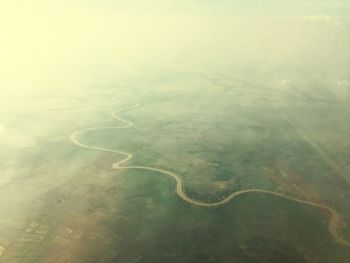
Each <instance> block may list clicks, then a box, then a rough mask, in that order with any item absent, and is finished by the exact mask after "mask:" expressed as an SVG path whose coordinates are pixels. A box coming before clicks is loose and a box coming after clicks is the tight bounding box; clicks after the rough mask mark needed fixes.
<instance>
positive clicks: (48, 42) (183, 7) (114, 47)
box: [0, 0, 350, 97]
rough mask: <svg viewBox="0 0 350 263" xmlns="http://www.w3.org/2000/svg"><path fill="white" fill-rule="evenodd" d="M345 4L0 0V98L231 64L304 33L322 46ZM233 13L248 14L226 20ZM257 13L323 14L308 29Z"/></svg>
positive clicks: (328, 0)
mask: <svg viewBox="0 0 350 263" xmlns="http://www.w3.org/2000/svg"><path fill="white" fill-rule="evenodd" d="M282 2H283V4H282ZM349 6H350V3H349V1H345V0H319V1H315V0H311V1H301V0H299V1H295V0H293V1H292V0H288V1H258V0H254V1H253V0H251V1H249V0H246V1H237V0H236V1H228V0H225V1H209V0H178V1H170V0H153V1H151V0H137V1H136V0H134V1H132V0H125V1H120V0H119V1H112V0H76V1H74V0H60V1H48V0H33V1H27V0H17V1H1V4H0V32H1V33H0V71H1V78H0V88H1V91H2V97H4V96H3V95H4V94H12V93H16V92H17V93H18V92H23V91H25V90H29V91H32V90H36V89H39V88H40V87H41V88H43V89H45V90H64V89H67V90H72V89H76V88H77V87H84V86H86V85H94V84H95V83H101V82H102V83H110V82H113V81H116V79H117V78H118V76H119V75H120V74H122V72H127V71H133V72H134V73H135V72H137V70H138V69H137V67H138V66H139V65H143V66H145V65H146V66H147V67H148V68H150V67H152V66H157V65H165V64H167V65H170V64H176V63H189V64H200V65H204V66H205V65H206V63H214V64H215V62H217V61H221V62H225V61H226V62H227V63H232V62H234V61H235V63H238V62H237V61H239V57H242V56H245V57H248V58H249V57H252V56H255V55H256V56H258V55H259V56H260V54H269V53H271V56H272V57H274V56H278V55H279V53H278V51H277V50H278V49H279V48H280V47H283V45H287V47H288V45H289V46H291V45H294V47H296V48H298V47H299V46H302V44H301V43H303V41H304V40H305V39H307V38H309V36H308V35H307V34H308V32H309V31H310V32H319V35H320V36H317V37H318V39H317V40H320V42H318V43H319V44H320V45H321V46H322V45H323V44H322V41H324V40H326V41H327V39H328V38H329V37H328V35H327V34H332V32H333V31H334V32H336V30H334V28H333V29H330V28H329V25H331V26H335V25H336V23H338V22H337V19H335V18H334V17H336V16H338V15H343V14H346V13H349V14H350V9H349ZM236 15H245V16H246V15H248V16H251V17H252V18H251V19H243V20H240V21H239V19H233V20H234V21H233V20H231V18H230V17H234V16H236ZM256 15H259V16H266V17H269V18H271V17H278V16H282V17H289V16H291V17H299V18H300V21H303V20H302V19H303V16H306V15H307V16H309V15H312V16H315V15H317V16H319V15H322V16H323V18H322V19H316V20H315V21H316V24H319V27H317V29H315V28H310V26H307V27H305V25H302V24H300V23H299V22H298V21H299V20H298V19H299V18H297V19H296V20H293V21H289V18H287V19H285V20H283V23H281V25H279V22H277V23H276V21H275V22H273V21H272V20H273V19H272V20H271V21H268V19H267V18H264V19H262V20H259V19H256V18H253V17H254V16H256ZM328 16H330V17H329V18H327V17H328ZM326 20H327V23H325V21H326ZM295 21H297V22H295ZM304 22H305V21H304ZM308 23H309V22H308ZM332 23H333V24H332ZM314 24H315V23H314ZM326 24H327V25H326ZM313 26H315V25H313ZM338 29H339V27H338ZM338 29H337V30H338ZM286 32H289V33H286ZM325 32H326V33H325ZM276 35H277V36H278V37H277V38H276V37H275V36H276ZM315 35H316V34H315ZM321 35H322V36H321ZM292 38H293V39H294V40H293V41H292V42H291V41H290V39H292ZM342 42H344V41H342ZM344 43H345V42H344ZM261 44H263V45H261ZM317 45H318V44H317ZM276 47H277V49H276ZM317 48H318V47H316V49H317ZM235 56H236V57H235ZM247 61H249V59H248V60H247ZM221 62H220V63H221Z"/></svg>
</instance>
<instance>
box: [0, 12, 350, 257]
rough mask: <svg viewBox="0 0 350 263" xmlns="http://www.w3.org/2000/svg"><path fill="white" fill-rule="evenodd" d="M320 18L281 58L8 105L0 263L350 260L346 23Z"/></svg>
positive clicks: (1, 126) (170, 72)
mask: <svg viewBox="0 0 350 263" xmlns="http://www.w3.org/2000/svg"><path fill="white" fill-rule="evenodd" d="M295 19H296V18H295ZM305 19H306V20H305ZM317 19H321V22H320V21H318V20H317ZM317 19H316V20H317V21H318V22H317V26H315V24H313V23H314V22H313V21H311V22H310V21H308V18H298V19H296V21H294V20H293V23H294V24H293V23H292V24H293V25H295V23H296V24H298V23H302V24H303V26H302V27H301V28H303V30H305V31H307V32H306V33H310V32H315V29H317V30H318V31H317V33H320V32H321V33H325V32H326V33H329V34H335V35H328V37H327V38H326V37H324V36H323V34H321V33H320V35H319V34H317V33H314V35H312V34H311V33H310V34H306V33H305V34H303V36H304V35H307V36H308V37H309V38H308V40H305V42H303V41H300V43H299V42H298V44H299V45H300V46H301V47H299V46H298V44H295V45H292V48H291V47H290V46H288V47H287V46H283V45H277V46H278V47H279V50H274V52H271V53H273V54H275V52H277V53H278V56H277V55H276V57H275V58H273V57H270V56H267V54H266V56H264V54H262V55H256V54H255V55H254V56H253V55H252V56H253V58H249V59H248V58H247V60H248V61H244V62H243V60H241V61H240V63H235V62H234V61H233V60H234V59H233V58H232V60H231V58H227V61H226V60H224V61H225V63H221V64H220V63H218V62H217V61H216V62H217V63H216V64H215V65H213V66H208V64H209V63H208V64H205V63H204V65H203V64H202V63H201V61H200V62H198V63H194V62H193V61H192V62H193V63H192V64H191V63H189V64H186V66H184V65H183V64H181V65H180V64H176V63H174V64H171V63H170V65H169V64H166V65H161V66H159V67H152V68H148V67H144V68H142V69H139V70H137V71H136V70H135V71H132V72H131V73H128V74H127V76H123V77H120V76H119V77H115V80H114V81H113V82H112V81H111V82H110V83H109V82H108V83H106V82H104V83H99V84H96V85H95V84H94V85H91V86H84V87H81V88H80V89H76V90H71V91H67V90H65V91H62V92H53V91H44V92H36V93H35V92H33V93H29V94H19V95H18V94H17V95H13V96H12V97H11V103H9V100H6V98H5V99H2V101H3V105H5V106H3V107H2V108H1V112H0V113H1V123H0V135H1V137H0V145H1V152H0V155H1V158H0V168H1V174H0V262H4V263H17V262H24V263H27V262H29V263H31V262H33V263H39V262H43V263H47V262H49V263H50V262H52V263H56V262H59V263H61V262H62V263H63V262H67V263H68V262H74V263H75V262H84V263H85V262H91V263H95V262H104V263H112V262H113V263H115V262H127V263H132V262H144V263H146V262H150V263H151V262H152V263H154V262H181V263H185V262H189V263H195V262H201V263H202V262H235V263H236V262H237V263H240V262H242V263H243V262H268V263H273V262H276V263H277V262H278V263H280V262H286V263H287V262H291V263H302V262H306V263H308V262H311V263H313V262H315V263H318V262H320V263H347V262H349V258H350V205H349V200H350V158H349V157H350V86H349V74H348V71H347V70H348V69H349V68H350V67H349V66H350V65H349V60H348V58H350V55H349V54H350V53H349V51H348V50H347V49H346V48H345V47H346V43H349V36H348V34H346V33H344V32H346V30H345V29H346V28H348V27H346V26H347V25H348V24H345V25H346V26H344V27H341V26H336V28H338V29H337V30H338V31H334V24H332V23H335V22H334V20H330V19H328V20H327V21H328V22H327V21H326V22H327V24H325V25H323V24H322V23H325V22H324V21H323V20H324V18H322V17H321V18H317ZM282 20H283V19H282ZM283 21H285V20H283ZM329 21H330V22H329ZM288 23H289V22H288ZM339 23H340V24H341V23H345V22H344V21H343V22H342V20H340V22H339ZM288 25H289V24H288ZM322 25H323V26H322ZM281 27H282V26H281ZM329 27H333V28H331V29H330V28H329ZM305 28H306V29H305ZM284 29H288V27H287V26H286V25H285V27H284ZM289 29H290V28H289ZM290 30H291V29H290ZM282 31H283V30H281V29H280V31H278V32H282ZM291 31H292V33H294V34H297V33H295V32H294V31H293V30H291ZM298 34H301V33H300V32H298ZM293 36H295V35H293ZM293 36H290V38H292V37H293ZM286 38H287V39H286V40H283V41H282V40H276V41H282V42H283V43H284V42H289V40H290V39H289V38H288V37H286ZM321 40H324V42H321V43H323V44H322V45H324V46H322V49H321V50H322V51H323V52H319V53H318V52H316V51H315V49H314V48H313V44H314V43H318V42H317V41H321ZM341 40H343V41H341ZM265 44H266V43H265ZM279 44H280V43H279ZM320 45H321V44H320ZM336 45H337V47H338V51H337V52H336V51H334V50H333V47H334V46H336ZM296 46H297V47H296ZM269 48H271V47H269ZM317 51H319V50H317ZM247 53H249V52H247ZM227 54H231V53H227ZM269 55H270V54H269ZM237 56H238V55H237ZM329 57H331V58H332V59H330V58H329ZM249 60H251V61H250V62H249ZM200 65H202V66H200ZM336 67H337V70H335V68H336ZM136 72H137V73H136Z"/></svg>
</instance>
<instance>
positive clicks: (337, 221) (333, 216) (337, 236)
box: [70, 104, 350, 247]
mask: <svg viewBox="0 0 350 263" xmlns="http://www.w3.org/2000/svg"><path fill="white" fill-rule="evenodd" d="M136 107H138V104H133V105H131V106H129V107H124V108H120V109H117V110H115V111H113V112H112V113H111V114H110V115H111V117H112V118H113V119H114V120H117V121H119V122H120V123H121V125H119V126H101V127H93V128H87V129H82V130H78V131H75V132H73V133H72V134H71V135H70V140H71V141H72V142H73V143H74V144H75V145H77V146H80V147H82V148H86V149H91V150H98V151H104V152H111V153H115V154H118V155H122V156H124V158H123V159H121V160H119V161H117V162H115V163H113V165H112V167H113V168H114V169H117V170H127V169H139V170H148V171H152V172H156V173H159V174H162V175H166V176H169V177H171V178H172V179H173V180H174V181H175V184H176V187H175V191H176V193H177V195H178V196H179V197H180V198H181V199H182V200H183V201H185V202H187V203H189V204H192V205H197V206H203V207H217V206H221V205H225V204H226V203H228V202H230V201H231V200H233V199H234V198H235V197H237V196H239V195H244V194H249V193H261V194H268V195H273V196H276V197H280V198H283V199H287V200H290V201H293V202H297V203H299V204H302V205H308V206H313V207H316V208H318V209H321V210H325V211H327V212H328V213H329V215H330V217H329V221H328V230H329V233H330V234H331V235H332V237H333V238H334V240H335V241H336V242H337V243H339V244H342V245H344V246H347V247H350V240H348V239H346V238H345V237H344V236H343V234H342V233H341V228H343V227H344V226H343V221H342V219H341V216H340V214H339V213H338V212H337V211H336V210H334V209H333V208H331V207H329V206H327V205H324V204H320V203H316V202H312V201H308V200H302V199H298V198H295V197H291V196H287V195H284V194H281V193H277V192H273V191H269V190H264V189H256V188H251V189H244V190H239V191H236V192H232V193H231V194H229V195H227V196H226V197H225V198H224V199H222V200H220V201H217V202H211V203H207V202H202V201H198V200H195V199H192V198H191V197H189V196H187V195H186V193H185V192H184V191H183V182H182V179H181V177H180V176H178V175H177V174H175V173H173V172H170V171H167V170H163V169H158V168H153V167H148V166H127V165H126V163H127V162H128V161H129V160H131V159H132V158H133V155H132V154H131V153H128V152H123V151H118V150H114V149H109V148H104V147H98V146H92V145H88V144H85V143H83V142H81V141H80V140H79V137H80V136H81V135H83V134H86V133H89V132H93V131H97V130H107V129H126V128H130V127H132V126H133V124H132V123H131V122H129V121H127V120H124V119H122V118H121V117H119V116H118V115H117V114H118V113H119V112H121V111H126V110H131V109H134V108H136Z"/></svg>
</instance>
